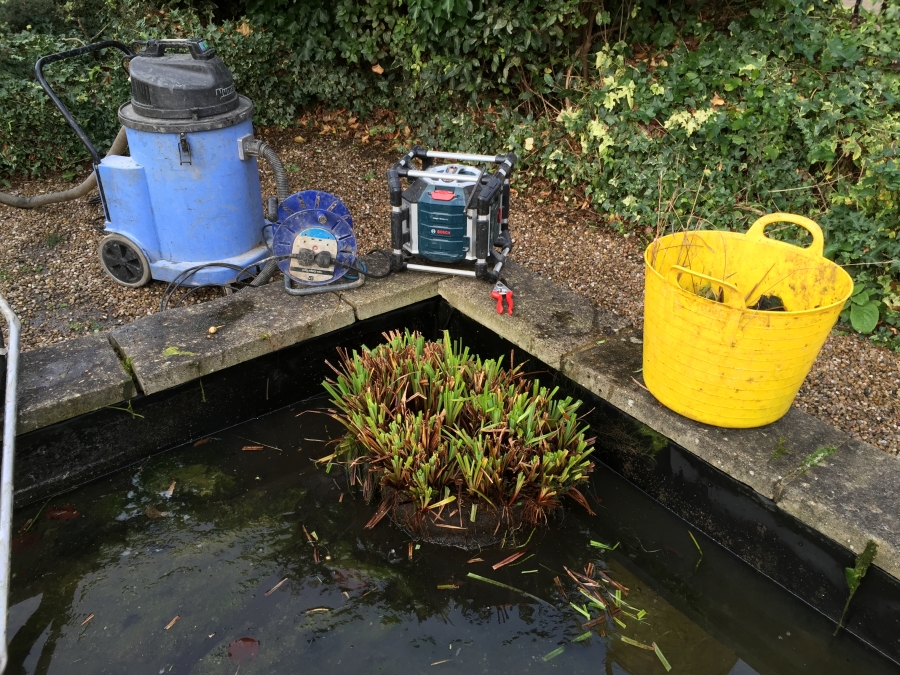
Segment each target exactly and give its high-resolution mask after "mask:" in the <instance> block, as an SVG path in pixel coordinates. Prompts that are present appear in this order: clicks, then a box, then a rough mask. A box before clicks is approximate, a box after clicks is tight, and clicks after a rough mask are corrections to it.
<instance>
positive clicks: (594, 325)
mask: <svg viewBox="0 0 900 675" xmlns="http://www.w3.org/2000/svg"><path fill="white" fill-rule="evenodd" d="M503 276H504V278H505V279H506V285H507V286H509V287H510V289H512V291H513V300H514V303H515V307H514V309H513V314H512V316H510V315H509V314H507V313H506V311H504V313H503V314H497V303H496V301H495V300H493V299H492V298H491V289H492V286H491V284H488V283H487V282H484V281H479V280H476V279H472V278H469V277H452V278H450V279H446V280H444V281H441V282H440V292H441V296H443V297H444V299H445V300H447V302H449V303H450V304H451V305H452V306H453V307H454V308H456V309H457V310H458V311H460V312H462V313H463V314H465V315H466V316H468V317H470V318H472V319H474V320H475V321H478V322H479V323H481V324H482V325H484V326H485V327H487V328H490V329H491V330H493V331H494V332H496V333H497V334H498V335H500V336H501V337H503V338H506V339H507V340H509V341H510V342H512V343H513V344H515V345H517V346H518V347H521V348H522V349H524V350H525V351H527V352H528V353H529V354H531V355H532V356H534V357H535V358H538V359H540V360H541V361H543V362H544V363H546V364H547V365H549V366H551V367H552V368H557V369H559V368H560V367H561V364H562V360H563V357H564V356H565V355H566V354H569V353H572V352H576V351H578V350H579V349H584V348H586V347H588V346H591V345H593V344H595V343H596V342H597V340H601V339H604V338H607V337H609V336H610V335H614V334H615V332H616V331H617V330H620V329H622V328H623V327H624V326H626V325H628V323H629V322H628V321H627V320H626V319H623V318H622V317H620V316H617V315H615V314H612V313H611V312H607V311H605V310H602V309H600V308H599V307H595V306H594V305H593V304H591V303H590V301H588V300H586V299H584V298H582V297H581V296H580V295H576V294H575V293H573V292H572V291H570V290H568V289H565V288H562V287H560V286H557V285H556V284H554V283H552V282H550V281H547V280H545V279H541V278H540V277H538V276H537V275H536V274H534V273H532V272H530V271H528V270H526V269H525V268H524V267H522V266H521V265H517V264H516V263H514V262H511V261H510V262H508V263H507V264H506V265H505V266H504V268H503Z"/></svg>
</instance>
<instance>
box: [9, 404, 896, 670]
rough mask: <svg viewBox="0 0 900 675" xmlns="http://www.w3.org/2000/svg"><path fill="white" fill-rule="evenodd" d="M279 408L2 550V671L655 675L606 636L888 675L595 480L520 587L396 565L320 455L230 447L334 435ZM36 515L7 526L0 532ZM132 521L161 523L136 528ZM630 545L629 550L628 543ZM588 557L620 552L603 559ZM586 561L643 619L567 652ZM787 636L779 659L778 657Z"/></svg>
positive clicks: (481, 570) (404, 561)
mask: <svg viewBox="0 0 900 675" xmlns="http://www.w3.org/2000/svg"><path fill="white" fill-rule="evenodd" d="M296 412H297V411H296V410H295V411H284V412H282V413H276V414H274V415H271V416H269V417H267V418H265V419H263V420H258V421H255V422H252V423H250V424H247V425H245V426H244V427H242V428H239V429H232V430H228V431H227V432H222V433H220V434H218V436H220V437H221V440H217V441H214V442H209V443H206V444H204V445H202V446H198V447H196V448H193V447H186V448H183V449H181V450H178V451H176V452H172V453H168V454H166V455H162V456H159V457H155V458H152V459H150V460H147V461H146V462H144V463H143V464H142V465H141V466H139V467H132V468H131V469H128V470H126V471H123V472H121V473H119V474H117V475H115V476H112V477H110V478H107V479H104V480H102V481H98V482H96V483H93V484H90V485H87V486H85V487H83V488H81V489H79V490H77V491H75V492H72V493H69V494H67V495H66V497H65V500H64V501H62V500H61V501H60V502H59V503H56V502H54V503H52V504H50V505H49V506H54V505H57V506H58V505H61V504H63V503H68V504H71V506H72V508H73V509H75V510H77V511H79V512H80V513H81V515H80V516H79V517H77V518H73V519H70V520H62V521H51V520H46V519H44V518H39V519H38V520H37V521H36V522H35V525H34V526H33V528H32V530H31V531H30V532H29V534H31V533H33V534H34V535H35V537H37V539H36V541H35V542H33V545H31V547H30V548H26V549H24V550H21V551H17V552H15V553H14V554H13V558H12V572H13V574H14V577H13V579H12V589H11V595H10V603H11V609H10V659H11V661H10V666H9V671H8V672H10V673H17V672H23V671H24V672H35V671H36V672H40V673H60V674H69V673H74V672H77V673H79V674H81V673H88V674H90V673H98V674H99V673H128V674H129V675H142V674H144V673H146V674H147V675H156V674H157V673H159V672H160V671H162V672H163V673H169V672H171V673H188V674H192V675H206V674H209V675H212V674H216V675H221V674H223V673H227V674H228V675H232V674H233V673H234V671H235V668H237V666H238V665H239V666H240V671H239V672H240V673H241V674H246V673H267V674H269V673H272V674H279V673H286V674H287V673H291V674H293V673H296V672H298V664H300V665H303V666H304V667H307V666H308V667H309V668H313V669H314V670H315V672H316V673H317V675H328V674H331V673H335V674H337V673H340V674H341V675H345V674H349V675H353V674H356V673H360V674H361V673H366V674H368V673H375V672H385V673H387V672H421V671H425V670H430V669H431V665H430V664H432V663H435V662H439V661H444V662H443V663H441V665H440V666H436V667H435V668H441V669H443V670H447V671H450V672H458V673H466V674H468V673H472V672H491V673H512V672H515V673H532V672H545V671H546V669H548V668H554V669H565V672H567V673H571V674H573V675H578V674H580V673H591V674H593V673H597V672H604V669H606V670H607V672H609V671H612V672H623V671H624V672H627V673H631V674H632V675H637V674H638V673H640V674H641V675H644V674H647V675H653V674H654V673H659V674H662V673H664V672H665V670H664V668H663V666H662V663H661V662H660V660H659V659H658V658H657V656H656V654H655V653H654V652H649V651H646V650H642V649H636V648H634V647H632V646H630V645H629V644H627V643H624V642H622V641H621V640H617V639H614V637H613V636H614V635H618V636H620V637H621V636H624V637H628V638H629V639H631V640H635V641H638V642H640V643H642V644H652V643H653V642H656V643H657V644H658V646H659V648H660V650H661V651H662V652H663V653H664V654H665V657H666V659H667V660H668V661H669V662H670V663H671V665H672V669H673V672H687V673H692V674H696V675H707V674H708V675H720V674H722V673H728V672H729V671H730V670H731V669H732V668H733V667H735V664H737V663H738V662H739V661H741V662H743V663H744V664H745V665H746V664H750V665H751V666H752V667H753V668H754V669H755V670H756V671H757V672H759V673H762V675H770V674H772V675H774V674H775V673H778V674H779V675H780V673H785V672H795V671H793V670H790V667H793V666H792V664H795V663H801V662H802V663H806V664H807V665H808V667H809V671H808V672H815V673H822V674H823V675H831V674H832V673H834V674H837V673H841V675H843V674H844V673H845V672H846V668H845V666H846V663H847V661H848V660H851V662H852V663H854V664H858V665H859V666H860V668H864V669H865V670H864V671H863V672H867V673H873V674H878V675H880V674H881V673H886V672H890V671H889V670H888V669H886V668H885V667H884V666H883V663H882V662H880V661H878V660H877V659H875V657H873V656H872V655H871V654H870V653H869V652H866V651H861V650H859V649H857V651H849V652H848V651H846V650H847V649H849V647H848V646H847V645H848V644H852V643H850V642H848V641H843V642H841V641H839V642H838V643H837V644H834V643H830V642H827V641H825V640H824V639H822V638H821V637H819V636H818V635H819V633H821V634H822V635H827V634H828V632H829V627H828V626H827V625H824V626H823V627H822V630H820V631H819V633H817V632H816V631H815V630H814V629H813V627H815V626H817V625H818V623H817V622H819V623H824V620H822V619H821V617H818V616H817V615H814V614H813V613H812V612H810V611H809V610H807V609H806V608H805V607H803V606H801V605H799V603H797V602H796V601H794V600H793V599H792V598H789V597H785V596H783V595H779V594H777V593H775V592H774V591H773V590H772V589H771V585H766V584H767V583H768V582H765V581H764V580H760V579H759V578H758V577H757V576H752V575H748V572H747V570H746V568H745V566H744V565H743V563H737V562H735V561H734V560H733V559H732V558H730V556H729V555H728V554H727V553H725V552H723V551H722V550H721V549H719V548H717V547H715V546H714V545H713V544H711V543H710V544H707V545H705V546H704V549H705V550H704V553H705V558H704V565H703V567H702V568H701V570H700V572H699V573H698V574H696V575H694V574H693V567H694V560H693V557H691V558H690V559H687V558H684V559H682V558H681V557H680V556H675V555H671V554H669V553H665V552H660V553H645V552H644V550H643V549H645V550H646V551H655V550H657V549H659V550H661V551H664V549H665V547H667V546H668V547H671V548H677V547H680V546H682V544H683V539H684V529H683V525H681V524H680V521H677V520H676V519H674V518H672V517H671V516H669V515H668V514H667V512H665V511H663V510H662V509H659V507H658V506H656V505H655V504H653V503H651V502H650V501H649V500H648V499H646V498H645V497H644V496H643V495H641V494H640V493H639V492H637V491H636V490H634V489H633V488H632V487H630V486H628V485H627V484H626V483H624V482H623V481H622V480H621V479H619V478H617V477H616V476H615V475H613V474H612V473H611V472H608V471H605V470H603V469H602V468H601V469H598V471H597V472H595V474H594V478H593V480H594V487H595V488H596V490H597V492H598V494H601V495H604V494H610V493H613V492H614V493H615V494H616V499H614V500H610V501H609V502H608V503H607V502H605V508H604V511H603V512H602V513H601V514H599V515H598V516H595V517H590V516H587V515H586V514H582V513H580V512H578V511H577V510H572V511H571V512H570V513H568V514H567V515H566V517H565V518H564V519H562V520H561V521H558V522H555V523H553V524H552V525H551V527H550V528H547V529H545V530H543V531H539V532H536V533H534V535H533V536H532V538H531V539H530V540H529V542H528V544H527V545H528V552H529V555H533V556H534V557H533V558H532V560H533V561H534V562H535V563H537V564H534V565H533V567H534V568H537V569H538V572H537V573H530V574H524V575H523V574H520V573H519V570H520V568H511V569H510V568H501V569H500V570H497V571H492V570H491V565H492V564H494V563H496V562H498V561H500V560H502V559H503V558H506V557H508V556H509V555H510V553H511V552H512V550H513V549H502V550H501V549H499V548H497V547H494V548H490V549H485V550H483V551H481V552H480V553H479V554H478V557H480V558H482V559H483V562H477V563H472V564H469V563H468V560H470V559H471V558H472V555H471V554H469V553H466V552H464V551H461V550H456V549H452V548H441V547H438V546H435V545H430V544H422V545H421V546H420V548H419V549H417V550H416V552H415V555H414V557H413V560H409V558H408V555H407V552H408V544H409V539H408V537H406V535H404V534H402V533H401V532H400V531H398V530H396V529H394V528H393V527H392V526H391V525H390V524H389V523H388V522H387V521H386V520H385V521H384V522H382V524H380V525H379V526H378V527H377V528H376V529H375V530H372V531H366V530H364V529H363V526H364V525H365V523H366V522H367V521H368V520H369V518H370V517H371V514H372V508H371V507H370V506H367V505H366V504H365V503H364V502H363V500H362V499H361V497H360V496H359V495H358V494H356V493H353V492H350V491H348V490H347V487H346V479H345V477H344V476H343V475H342V474H341V473H340V471H334V472H332V474H325V473H324V472H321V471H318V470H316V469H315V467H314V465H313V462H312V461H311V460H313V459H315V458H316V457H319V456H321V444H312V445H311V447H308V448H307V447H301V448H300V450H299V451H293V450H291V451H285V452H283V453H279V452H277V451H274V450H270V449H267V450H265V451H262V452H254V453H245V452H242V451H241V447H242V446H243V445H244V444H245V442H244V441H243V440H241V439H240V438H239V435H240V436H247V437H250V438H262V439H264V440H265V441H266V442H270V443H271V444H272V445H277V446H279V447H285V448H287V447H291V448H293V447H294V446H292V445H291V444H290V443H288V442H287V439H296V438H304V437H308V438H319V439H329V438H335V437H337V436H338V435H339V434H340V433H341V429H340V428H336V425H334V424H332V423H331V422H329V421H327V419H326V418H325V417H324V416H319V415H304V416H303V417H302V418H299V419H298V418H296V417H295V414H296ZM273 430H277V431H278V433H279V434H281V440H283V441H284V442H279V439H278V438H274V437H273ZM173 479H174V480H175V481H176V486H175V489H174V490H173V493H172V495H171V497H169V496H168V495H167V494H166V493H167V491H168V488H169V486H170V485H171V482H172V480H173ZM342 494H343V498H342V499H341V495H342ZM40 506H41V505H40V504H35V505H33V506H30V507H28V508H25V509H22V510H21V511H20V512H18V513H17V514H16V516H15V527H16V530H17V531H18V530H19V529H20V528H21V527H22V525H23V524H24V523H25V522H26V520H28V519H29V518H31V517H33V516H34V515H35V514H36V513H37V511H38V509H39V508H40ZM49 506H48V508H49ZM151 506H152V507H154V508H156V509H157V510H158V511H159V512H160V513H166V515H165V516H162V517H159V518H154V519H151V518H148V517H147V516H146V515H145V512H146V510H147V509H148V507H151ZM464 515H465V517H468V513H466V514H464ZM304 527H305V528H306V530H307V531H309V532H316V535H317V541H314V542H313V543H310V542H309V541H308V539H307V537H306V536H305V534H304V531H303V528H304ZM636 537H639V544H640V545H637V544H633V543H629V542H634V541H635V538H636ZM591 540H594V541H622V542H623V543H622V545H621V546H619V548H618V549H616V550H615V551H607V550H601V549H598V548H596V547H592V546H591V544H590V542H591ZM315 550H317V551H318V554H319V559H320V562H319V563H316V562H314V551H315ZM588 561H591V562H594V563H595V564H596V565H598V566H600V567H601V568H602V569H604V570H605V572H606V573H608V574H609V575H610V576H611V577H612V578H614V579H616V580H617V581H618V582H620V583H622V584H624V585H625V586H627V587H629V588H630V589H631V590H630V592H629V594H628V596H627V602H628V603H629V604H631V605H633V606H637V607H641V608H646V609H647V611H648V614H647V615H646V617H645V618H644V620H643V621H635V620H629V621H627V622H626V623H627V626H628V628H627V630H625V631H621V630H620V629H615V630H613V631H612V635H608V636H607V637H599V636H598V635H597V634H596V633H594V634H593V636H592V638H591V639H587V638H586V637H585V629H583V628H582V627H581V622H580V621H579V620H578V615H577V613H576V612H573V611H572V610H571V608H570V607H569V606H568V603H567V601H565V600H564V599H563V598H562V597H561V596H560V595H559V594H558V593H557V591H556V590H555V589H556V586H555V584H554V582H553V578H554V576H557V575H559V574H563V575H564V574H565V573H564V572H563V566H568V567H569V568H571V569H581V568H582V567H583V566H584V564H585V563H586V562H588ZM469 572H472V573H474V574H476V575H479V576H482V577H485V578H488V577H491V578H495V579H496V580H497V581H498V582H500V584H503V585H505V586H507V587H513V588H515V589H516V590H515V591H514V590H510V589H509V588H504V587H502V586H495V585H490V584H483V583H479V582H478V581H477V580H475V579H471V578H468V577H467V574H468V573H469ZM283 579H287V581H285V582H284V583H283V584H281V585H280V586H279V587H278V588H277V589H275V590H274V591H273V592H272V593H271V594H269V595H267V593H269V591H270V590H271V589H273V588H274V587H275V586H276V585H277V584H279V582H280V581H281V580H283ZM439 585H445V586H446V585H453V586H454V587H455V588H454V589H446V590H438V586H439ZM767 588H768V589H769V591H768V592H766V591H765V590H764V589H767ZM654 589H658V590H661V591H662V593H660V592H657V590H654ZM519 591H524V592H526V593H528V594H530V595H532V596H534V597H535V598H539V599H540V600H542V601H543V602H538V601H536V600H533V599H532V598H529V597H528V596H522V595H521V593H520V592H519ZM578 597H580V596H578ZM707 597H715V602H713V603H710V602H704V599H705V598H707ZM720 606H721V607H723V608H724V609H723V610H722V612H720V613H718V614H710V613H711V612H716V611H718V608H719V607H720ZM90 615H93V618H92V619H91V620H90V621H88V622H87V623H84V625H82V623H83V622H84V621H85V619H86V618H87V617H88V616H90ZM175 616H179V617H180V618H179V620H178V621H177V622H176V623H175V624H173V625H172V627H171V628H170V629H169V630H165V626H166V625H167V624H169V622H171V620H172V618H173V617H175ZM721 626H725V627H726V628H727V629H728V632H727V633H724V634H722V633H721V631H722V628H721ZM610 630H611V629H610ZM788 631H789V632H791V633H792V636H793V637H792V640H793V641H788V640H787V639H785V640H782V641H779V640H778V639H777V638H778V636H779V635H784V634H785V633H786V632H788ZM240 640H246V641H247V643H246V644H248V645H250V644H253V643H251V642H249V641H251V640H252V641H258V647H257V651H256V654H255V656H254V657H252V658H249V657H248V658H245V659H243V660H242V661H241V663H240V664H236V663H234V662H233V658H229V647H230V646H233V645H234V644H235V642H236V641H240ZM241 644H244V643H241ZM563 644H564V645H566V648H565V650H564V651H563V652H561V653H559V654H557V655H556V656H554V658H553V659H552V660H551V661H549V662H546V663H545V662H544V661H543V658H544V656H545V655H547V654H550V653H552V652H553V651H554V650H556V649H557V648H558V647H559V646H560V645H563ZM448 646H449V648H448ZM841 650H845V651H841ZM248 651H253V650H252V649H249V650H248ZM234 656H235V650H234V649H232V657H234ZM435 672H437V671H435ZM746 672H751V671H746Z"/></svg>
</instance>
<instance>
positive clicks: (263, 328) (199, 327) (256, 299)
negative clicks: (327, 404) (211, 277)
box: [110, 280, 355, 394]
mask: <svg viewBox="0 0 900 675" xmlns="http://www.w3.org/2000/svg"><path fill="white" fill-rule="evenodd" d="M354 320H355V314H354V311H353V308H352V307H351V306H350V305H349V304H347V303H346V302H344V301H342V300H341V299H340V298H339V296H338V295H336V294H334V293H323V294H321V295H309V296H302V297H297V296H290V295H288V294H287V293H285V291H284V285H283V284H282V283H281V281H280V280H279V281H278V282H276V283H271V284H268V285H266V286H264V287H262V288H252V289H251V288H248V289H244V290H242V291H240V292H239V293H235V294H234V295H230V296H227V297H224V298H219V299H216V300H212V301H210V302H204V303H201V304H199V305H192V306H190V307H184V308H181V309H178V310H177V311H168V312H161V313H159V314H154V315H152V316H148V317H145V318H143V319H139V320H138V321H135V322H133V323H131V324H129V325H127V326H124V327H122V328H119V329H117V330H115V331H112V332H111V333H110V340H111V341H112V342H113V344H114V345H115V346H116V348H117V349H118V351H119V354H120V356H121V357H122V358H123V359H126V360H128V363H130V366H131V368H132V369H133V371H134V374H135V377H136V378H137V382H138V385H139V386H140V388H141V390H142V391H143V392H144V393H145V394H152V393H155V392H158V391H162V390H163V389H168V388H170V387H174V386H177V385H179V384H182V383H184V382H188V381H190V380H195V379H197V378H198V377H201V376H203V375H207V374H209V373H213V372H216V371H219V370H222V369H224V368H228V367H229V366H233V365H235V364H238V363H242V362H244V361H249V360H250V359H254V358H256V357H257V356H262V355H263V354H268V353H269V352H274V351H277V350H279V349H282V348H284V347H288V346H290V345H293V344H296V343H298V342H302V341H304V340H308V339H310V338H313V337H316V336H318V335H322V334H324V333H328V332H330V331H334V330H337V329H339V328H343V327H344V326H349V325H350V324H352V323H353V322H354ZM213 326H215V327H216V333H215V334H214V335H212V336H209V333H208V330H209V328H210V327H213Z"/></svg>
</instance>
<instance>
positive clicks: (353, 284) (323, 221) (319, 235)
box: [272, 190, 365, 295]
mask: <svg viewBox="0 0 900 675" xmlns="http://www.w3.org/2000/svg"><path fill="white" fill-rule="evenodd" d="M272 252H273V253H274V254H275V256H276V257H277V258H281V260H279V262H278V267H279V269H280V270H281V272H282V273H283V274H284V287H285V290H286V291H287V292H288V293H290V294H291V295H313V294H315V293H326V292H330V291H341V290H346V289H350V288H357V287H359V286H362V285H363V283H364V282H365V275H364V274H362V271H364V270H365V267H362V266H360V265H361V262H360V261H358V259H357V246H356V237H355V236H354V234H353V219H352V218H351V217H350V211H349V210H348V209H347V207H346V206H344V203H343V202H342V201H341V200H340V199H338V198H337V197H335V196H334V195H332V194H329V193H327V192H321V191H319V190H305V191H303V192H298V193H296V194H293V195H291V196H290V197H288V198H287V199H285V200H284V201H283V202H281V204H279V205H278V224H277V225H276V226H275V233H274V235H273V238H272ZM288 256H290V257H288ZM298 284H299V286H300V287H299V288H298V287H297V285H298Z"/></svg>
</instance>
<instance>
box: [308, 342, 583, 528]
mask: <svg viewBox="0 0 900 675" xmlns="http://www.w3.org/2000/svg"><path fill="white" fill-rule="evenodd" d="M385 337H386V338H387V343H386V344H382V345H379V346H378V347H376V348H375V349H365V348H364V349H363V351H362V352H361V353H356V352H354V353H353V354H352V356H351V355H349V354H347V353H346V352H343V353H342V354H341V368H340V369H339V370H337V371H336V372H337V379H336V380H335V381H327V382H325V383H324V386H325V388H326V390H327V391H328V393H329V394H330V395H331V398H332V403H333V404H334V405H335V406H336V407H337V408H338V410H339V412H338V413H336V414H335V415H334V416H335V418H336V419H337V420H339V421H340V422H341V423H342V424H344V426H346V427H347V431H348V437H347V439H346V440H345V441H344V442H343V443H342V444H341V445H340V446H339V448H338V450H337V452H336V453H335V454H334V455H332V456H331V457H329V458H326V461H338V462H341V463H344V464H346V466H347V467H348V471H349V475H350V484H351V485H353V484H354V483H359V484H361V485H362V486H363V493H364V495H365V496H366V497H367V498H371V497H373V496H374V494H375V492H376V490H379V491H380V492H381V496H382V507H381V509H380V513H381V515H382V516H383V515H384V514H385V513H387V512H388V510H389V509H391V508H393V507H394V506H395V505H397V504H400V503H403V502H412V504H413V505H414V506H415V508H416V510H417V511H418V512H419V515H420V517H422V518H424V517H425V515H426V514H429V513H435V511H434V509H437V508H439V507H441V506H444V505H446V504H450V503H452V502H454V501H456V500H457V495H458V494H459V495H463V494H464V495H466V498H467V499H468V500H470V501H472V502H473V503H474V504H475V505H476V509H473V511H472V520H474V519H475V514H476V510H477V506H478V505H479V504H480V505H481V506H482V508H491V509H492V510H493V511H495V512H498V513H503V512H505V511H506V510H507V509H510V508H512V507H514V506H515V505H516V504H517V503H521V509H522V512H523V517H524V519H525V520H526V522H529V523H537V522H539V521H543V520H545V519H546V515H547V514H548V513H549V512H551V511H553V510H554V509H556V508H558V506H559V499H560V498H561V497H562V496H563V495H565V494H568V495H570V496H572V497H574V498H575V499H576V501H578V502H579V503H580V504H583V505H584V506H585V507H587V502H586V500H585V499H584V497H583V496H582V495H581V493H580V492H578V489H577V487H576V486H577V485H580V484H582V483H584V482H586V481H587V474H588V473H589V472H590V471H591V469H592V466H593V465H592V463H591V462H590V460H589V459H588V457H589V455H590V453H591V452H592V451H593V448H592V447H591V446H590V441H588V440H586V439H585V437H584V432H585V431H586V427H584V426H582V425H581V424H580V423H579V421H578V416H577V414H576V413H577V410H578V408H579V406H580V405H581V403H580V401H573V400H572V399H571V398H570V397H566V398H564V399H556V398H554V397H555V395H556V389H554V390H553V391H549V390H547V389H546V388H543V387H540V386H539V384H538V383H537V382H535V383H533V384H532V383H531V382H529V381H528V380H527V379H526V378H525V377H524V376H523V375H522V373H521V367H517V368H513V369H511V370H504V369H503V368H502V367H501V362H500V361H494V360H486V361H482V360H481V359H480V358H474V357H472V356H470V355H469V350H468V349H461V347H460V345H456V346H454V345H453V343H452V342H451V340H450V337H449V335H448V334H447V333H446V332H445V333H444V339H443V341H442V342H426V341H425V339H424V338H423V337H422V336H421V335H419V334H417V333H409V332H408V331H407V332H406V333H405V334H400V333H391V334H388V335H386V336H385ZM455 506H456V507H457V508H462V507H463V504H462V503H459V504H456V505H455ZM466 515H468V513H467V514H466Z"/></svg>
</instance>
